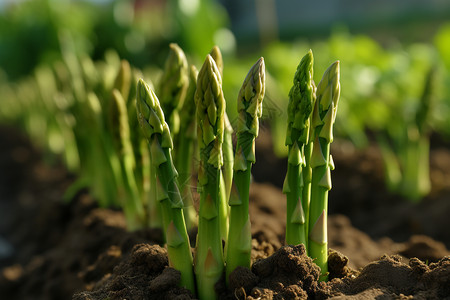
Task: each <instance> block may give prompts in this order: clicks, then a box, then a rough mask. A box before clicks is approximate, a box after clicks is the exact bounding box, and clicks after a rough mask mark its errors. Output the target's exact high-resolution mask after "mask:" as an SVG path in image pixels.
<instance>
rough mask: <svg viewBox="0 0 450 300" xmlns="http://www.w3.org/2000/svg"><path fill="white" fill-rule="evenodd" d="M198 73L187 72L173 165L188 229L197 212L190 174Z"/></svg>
mask: <svg viewBox="0 0 450 300" xmlns="http://www.w3.org/2000/svg"><path fill="white" fill-rule="evenodd" d="M197 76H198V71H197V68H196V67H195V66H191V68H190V70H189V88H188V91H187V93H186V100H185V101H184V104H183V109H182V110H181V112H180V124H181V128H183V134H180V135H178V138H177V140H176V141H177V144H176V149H177V153H176V156H175V165H176V167H177V170H178V172H179V177H178V178H179V183H180V191H181V195H183V202H184V205H185V207H184V216H185V218H186V226H187V228H188V230H189V229H191V228H193V227H194V226H196V225H197V212H196V211H195V208H194V201H193V197H192V192H191V185H190V183H191V174H192V162H193V156H194V150H195V145H196V138H197V122H196V118H195V110H196V106H195V100H194V95H195V90H196V89H197Z"/></svg>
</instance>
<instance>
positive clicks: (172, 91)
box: [158, 43, 189, 137]
mask: <svg viewBox="0 0 450 300" xmlns="http://www.w3.org/2000/svg"><path fill="white" fill-rule="evenodd" d="M169 47H170V52H169V56H168V57H167V60H166V63H165V66H164V72H163V75H162V78H161V80H160V85H159V90H158V94H159V99H161V105H162V108H163V111H164V113H165V115H166V119H167V121H168V124H169V128H170V129H171V132H172V137H173V136H175V135H176V134H177V133H178V131H179V129H180V116H179V110H180V108H181V107H182V106H183V102H184V99H185V97H186V91H187V88H188V84H189V77H188V63H187V60H186V56H185V55H184V52H183V50H182V49H181V48H180V47H179V46H178V45H177V44H174V43H172V44H170V45H169Z"/></svg>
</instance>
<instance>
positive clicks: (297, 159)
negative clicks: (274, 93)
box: [283, 50, 315, 247]
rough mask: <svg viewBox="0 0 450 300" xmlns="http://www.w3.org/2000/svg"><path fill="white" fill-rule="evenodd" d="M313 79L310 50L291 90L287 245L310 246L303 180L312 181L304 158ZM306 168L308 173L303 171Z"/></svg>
mask: <svg viewBox="0 0 450 300" xmlns="http://www.w3.org/2000/svg"><path fill="white" fill-rule="evenodd" d="M314 89H315V86H314V82H313V54H312V51H311V50H310V51H309V52H308V53H307V54H306V55H305V56H304V57H303V58H302V60H301V61H300V64H299V65H298V67H297V71H296V72H295V76H294V85H293V87H292V88H291V90H290V92H289V105H288V128H287V133H286V145H287V146H288V148H289V150H288V151H289V152H288V168H287V174H286V178H285V181H284V185H283V193H285V194H286V201H287V215H286V217H287V220H286V244H291V245H297V244H304V245H305V247H307V245H308V243H307V242H308V238H307V218H308V211H309V202H310V201H309V197H308V196H309V195H308V194H309V191H308V189H309V187H308V186H305V183H304V181H303V180H304V179H306V180H309V177H308V175H309V170H308V167H307V166H306V163H305V161H306V160H307V159H308V162H309V157H307V156H308V155H310V151H311V148H312V145H311V143H310V126H311V125H310V116H311V113H312V111H313V107H314V103H315V93H314ZM305 145H307V146H306V148H307V151H308V153H307V155H305ZM303 168H305V171H306V173H307V174H305V175H303V174H302V169H303Z"/></svg>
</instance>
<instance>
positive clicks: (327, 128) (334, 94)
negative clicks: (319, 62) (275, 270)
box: [308, 61, 340, 280]
mask: <svg viewBox="0 0 450 300" xmlns="http://www.w3.org/2000/svg"><path fill="white" fill-rule="evenodd" d="M316 93H317V100H316V103H315V106H314V111H313V115H312V119H311V126H314V147H313V151H312V156H311V168H312V179H311V205H310V212H309V214H310V215H309V234H308V238H309V241H308V253H309V256H310V257H311V258H313V259H314V262H315V263H316V264H317V265H318V266H319V267H320V268H321V279H322V280H326V279H327V277H328V275H327V273H328V237H327V213H328V191H329V190H330V189H331V172H330V170H332V169H334V164H333V160H332V158H331V156H330V144H331V142H333V124H334V121H335V118H336V112H337V107H338V101H339V95H340V83H339V61H336V62H335V63H333V64H332V65H331V66H330V67H329V68H328V69H327V70H326V71H325V73H324V75H323V77H322V80H321V81H320V83H319V85H318V86H317V91H316Z"/></svg>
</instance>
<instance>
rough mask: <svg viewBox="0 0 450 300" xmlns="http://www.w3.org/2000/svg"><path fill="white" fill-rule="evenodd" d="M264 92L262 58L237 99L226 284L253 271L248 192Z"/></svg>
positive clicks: (250, 73) (250, 72)
mask: <svg viewBox="0 0 450 300" xmlns="http://www.w3.org/2000/svg"><path fill="white" fill-rule="evenodd" d="M264 92H265V65H264V59H263V58H260V59H259V60H258V61H257V62H256V63H255V64H254V65H253V66H252V68H251V69H250V71H249V72H248V74H247V76H246V78H245V80H244V83H243V84H242V87H241V90H240V91H239V96H238V105H237V107H238V113H239V119H238V129H237V144H236V157H235V160H234V176H233V187H232V192H231V196H230V200H229V205H230V206H231V209H230V224H231V226H230V231H229V234H228V243H227V251H226V256H227V257H226V262H227V265H226V280H227V282H228V276H229V275H230V273H231V272H232V271H233V270H234V269H235V268H236V267H237V266H243V267H246V268H250V252H251V249H252V237H251V231H250V216H249V212H248V206H249V189H250V178H251V168H252V164H253V163H254V162H255V138H256V137H257V136H258V130H259V123H258V122H259V118H260V117H261V115H262V101H263V99H264Z"/></svg>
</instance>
